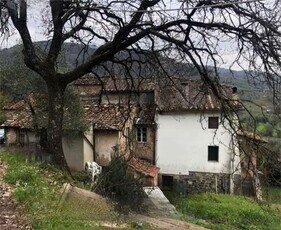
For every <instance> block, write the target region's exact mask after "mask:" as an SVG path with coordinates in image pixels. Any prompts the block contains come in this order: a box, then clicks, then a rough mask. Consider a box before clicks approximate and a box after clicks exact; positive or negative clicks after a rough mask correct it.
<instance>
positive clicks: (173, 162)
mask: <svg viewBox="0 0 281 230" xmlns="http://www.w3.org/2000/svg"><path fill="white" fill-rule="evenodd" d="M73 87H74V89H75V91H76V92H77V94H78V95H79V96H80V99H81V103H82V106H83V109H84V119H86V120H87V121H89V124H90V125H89V129H88V131H86V132H84V133H80V134H78V135H75V136H72V137H67V136H66V137H64V138H63V148H64V152H65V156H66V159H67V162H68V164H69V167H70V168H71V169H72V170H83V169H84V167H85V163H86V162H87V161H95V162H97V163H98V164H99V165H101V166H107V165H108V164H109V162H110V160H111V157H112V154H115V153H116V152H118V153H122V154H127V155H133V158H132V159H131V161H130V164H131V166H132V168H133V169H134V170H136V171H137V172H139V173H142V174H144V175H145V176H146V178H147V180H146V181H145V183H146V184H147V185H153V186H155V185H159V186H161V187H164V188H165V187H166V188H170V187H173V186H176V185H180V184H182V185H183V186H184V188H185V189H186V190H187V191H188V192H197V191H216V192H225V193H233V192H235V189H236V188H235V187H238V184H235V183H236V181H235V180H236V178H239V175H240V171H241V170H240V166H239V161H240V159H239V148H238V146H237V140H236V135H235V134H233V131H232V129H231V128H230V120H229V118H231V116H230V115H229V114H228V119H226V116H225V115H226V112H229V111H225V107H223V106H222V104H221V102H220V101H218V100H217V99H216V97H215V96H214V95H213V94H212V92H211V90H210V88H208V87H207V86H205V85H204V84H203V83H202V82H200V81H194V80H183V79H170V80H166V81H163V80H161V81H159V80H158V81H157V80H156V79H133V80H129V81H128V79H123V78H114V77H104V78H102V79H96V78H95V77H93V76H92V75H87V76H85V77H84V78H82V79H80V80H78V81H76V82H75V84H74V85H73ZM221 93H222V94H224V95H223V97H224V100H226V101H228V102H229V103H232V104H233V105H235V103H237V100H236V99H237V95H236V91H234V92H233V91H232V88H230V87H224V88H223V90H222V91H221ZM6 114H7V120H6V122H5V123H4V124H3V126H4V127H5V130H6V139H7V142H6V144H7V145H14V144H20V145H32V143H36V141H38V140H37V138H36V135H35V134H34V132H33V129H32V115H31V113H30V111H29V110H28V106H27V105H26V103H24V102H23V101H22V102H18V103H16V104H13V105H11V106H7V107H6ZM230 114H231V113H230ZM232 118H233V119H235V116H233V117H232ZM231 122H232V121H231Z"/></svg>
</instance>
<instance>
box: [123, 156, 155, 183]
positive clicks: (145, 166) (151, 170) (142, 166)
mask: <svg viewBox="0 0 281 230" xmlns="http://www.w3.org/2000/svg"><path fill="white" fill-rule="evenodd" d="M128 164H129V166H131V167H132V168H133V169H134V170H136V171H137V172H140V173H143V174H144V175H146V176H150V177H153V178H154V177H156V176H157V174H158V172H159V171H160V168H159V167H157V166H155V165H153V164H151V163H149V162H147V161H145V160H141V159H139V158H135V157H132V158H129V160H128Z"/></svg>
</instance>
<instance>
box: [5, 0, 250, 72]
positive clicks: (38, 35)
mask: <svg viewBox="0 0 281 230" xmlns="http://www.w3.org/2000/svg"><path fill="white" fill-rule="evenodd" d="M34 1H36V0H28V2H29V8H28V12H29V13H28V27H29V30H30V34H31V37H32V39H33V41H42V40H46V39H47V37H46V35H45V32H46V31H44V30H43V29H44V28H45V29H46V27H44V25H43V24H42V20H41V19H42V14H43V12H44V10H46V7H45V6H46V5H45V4H46V0H41V1H39V0H38V2H37V3H36V4H30V3H34ZM173 2H174V1H170V0H167V4H166V7H167V8H173V9H174V8H177V5H176V4H173ZM169 13H170V14H175V13H176V12H169ZM20 43H21V40H20V38H19V35H18V33H17V32H16V31H15V34H14V35H12V36H11V37H9V39H8V40H4V41H3V42H2V43H1V44H0V48H1V49H3V48H7V47H10V46H13V45H15V44H20ZM219 49H220V51H221V52H222V53H224V55H223V60H221V61H220V64H219V66H220V67H226V68H227V67H229V65H230V63H232V62H233V59H234V58H235V55H234V54H235V53H236V52H237V51H236V47H235V45H234V44H231V43H229V42H226V43H222V44H221V45H220V47H219ZM242 65H244V64H243V63H242ZM244 66H245V65H244ZM233 69H236V70H240V67H239V66H238V65H235V66H233Z"/></svg>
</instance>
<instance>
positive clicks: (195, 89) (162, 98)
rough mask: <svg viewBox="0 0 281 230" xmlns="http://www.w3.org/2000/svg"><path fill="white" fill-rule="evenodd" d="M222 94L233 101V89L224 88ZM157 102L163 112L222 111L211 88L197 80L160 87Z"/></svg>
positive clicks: (179, 81) (176, 81) (177, 81)
mask: <svg viewBox="0 0 281 230" xmlns="http://www.w3.org/2000/svg"><path fill="white" fill-rule="evenodd" d="M221 94H223V97H225V98H226V99H229V100H232V88H231V87H227V86H223V87H222V90H221ZM156 100H157V104H158V108H159V110H160V111H161V112H172V111H188V110H220V109H221V105H222V104H221V102H220V101H219V100H218V99H216V97H215V96H214V94H213V93H212V90H211V89H210V88H209V87H207V86H206V85H204V84H203V83H202V81H195V80H185V81H184V82H183V81H182V80H179V79H177V80H174V81H171V82H168V83H167V84H166V85H163V86H160V87H159V89H158V90H157V94H156ZM236 103H237V101H236ZM233 104H235V101H234V103H233Z"/></svg>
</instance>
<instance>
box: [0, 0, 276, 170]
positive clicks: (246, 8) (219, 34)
mask: <svg viewBox="0 0 281 230" xmlns="http://www.w3.org/2000/svg"><path fill="white" fill-rule="evenodd" d="M37 3H40V5H41V6H42V8H43V10H42V12H41V11H40V12H41V14H42V17H41V16H40V17H38V18H40V19H42V20H41V21H40V22H38V24H40V25H41V26H42V27H44V28H42V34H45V35H46V38H48V40H49V42H48V44H47V45H46V47H45V48H44V49H38V47H36V45H35V43H34V42H33V41H34V40H35V38H34V37H33V36H32V34H31V31H32V28H31V26H32V23H28V20H27V18H29V16H30V14H32V13H33V11H32V10H28V1H27V0H20V1H16V0H9V1H6V0H5V1H1V2H0V18H1V20H0V34H1V35H2V36H3V37H5V38H9V36H10V35H11V33H12V31H13V30H11V28H10V25H11V24H12V25H13V26H14V28H15V29H16V30H17V32H18V33H19V34H20V38H21V42H22V43H23V52H22V53H23V56H24V58H23V59H24V62H25V64H26V65H27V66H28V68H30V69H31V70H33V71H34V72H36V73H37V74H38V75H39V76H40V78H41V80H43V81H44V82H45V85H46V88H47V92H48V103H46V104H47V105H48V110H47V111H48V122H47V124H48V127H47V135H46V137H47V140H48V141H47V145H46V146H45V149H46V150H47V152H49V153H50V154H52V155H53V157H52V159H53V161H54V162H53V163H55V164H60V165H61V166H64V167H67V164H66V160H65V158H64V154H63V149H62V144H61V139H62V134H63V132H62V129H63V115H64V107H63V106H64V102H65V98H66V96H65V90H66V88H67V86H68V85H69V84H71V82H73V81H75V80H77V79H79V78H81V77H83V76H84V75H85V74H88V73H93V74H94V76H95V77H97V78H100V77H101V76H104V75H111V76H112V75H116V71H114V68H111V67H112V66H113V65H115V66H116V65H118V66H119V67H120V71H118V72H117V73H119V72H123V73H124V74H123V76H126V78H127V79H131V78H132V77H134V76H138V77H145V76H144V75H145V74H144V72H146V71H145V70H143V67H142V62H143V59H142V58H141V57H144V56H149V58H147V60H145V62H148V63H149V64H148V65H150V64H151V65H153V67H155V69H157V70H158V72H159V75H160V76H161V77H163V76H166V77H167V78H168V77H171V76H172V75H176V74H177V73H176V71H175V72H174V73H173V74H169V71H168V70H170V69H171V67H170V65H169V64H167V63H165V62H166V61H165V60H167V59H165V58H166V57H169V58H172V59H174V62H175V63H185V64H188V65H189V66H192V68H195V69H196V73H198V75H199V76H200V77H201V78H202V80H203V81H204V83H206V84H207V85H209V86H210V88H211V89H212V92H213V93H214V95H215V96H216V97H217V98H218V100H220V101H221V102H223V103H225V105H224V106H222V108H226V109H227V110H229V103H228V102H227V101H228V100H225V97H224V96H223V90H222V87H221V85H220V82H219V81H218V79H219V75H220V74H219V71H218V68H217V67H218V66H219V65H221V64H225V63H224V60H225V56H224V55H225V54H226V53H233V54H234V53H235V52H233V51H234V50H235V51H237V50H238V52H237V53H236V54H234V55H231V56H233V59H232V61H230V63H228V64H229V67H230V68H231V67H232V66H241V65H242V64H241V63H243V65H244V63H245V65H247V69H248V70H250V71H248V73H249V76H250V77H253V78H255V80H256V79H257V78H258V79H260V78H261V80H264V81H266V82H268V85H269V86H271V87H272V88H273V90H275V94H274V95H275V96H276V95H279V94H278V93H280V88H279V84H276V82H280V76H279V71H278V70H279V68H280V57H279V55H277V54H278V53H279V51H280V46H281V44H280V39H279V37H280V31H279V28H280V14H279V11H280V4H278V1H277V0H276V1H272V2H270V3H268V4H265V3H264V2H263V1H257V2H256V1H255V2H247V3H242V2H241V3H240V2H239V3H237V4H230V3H229V2H228V1H222V2H218V1H197V0H189V1H175V3H174V4H175V8H176V9H172V10H171V9H170V10H168V11H167V10H166V9H167V7H168V5H169V4H166V1H160V0H141V1H115V0H114V1H113V0H112V1H99V2H98V3H97V2H95V1H91V0H86V1H53V0H50V1H44V3H41V2H40V1H34V2H33V4H32V7H33V8H37V6H38V5H36V4H37ZM170 7H171V8H173V7H174V6H173V4H170ZM187 8H188V9H187ZM171 11H172V12H171ZM35 18H36V17H35ZM38 21H39V20H38ZM265 34H266V36H265ZM195 37H196V38H197V39H195V40H194V39H193V38H195ZM67 41H74V42H77V43H79V44H80V45H83V48H82V49H81V50H80V51H81V52H79V54H80V55H78V57H77V60H78V59H79V56H80V59H83V61H82V62H80V63H79V62H77V66H75V67H73V68H72V69H67V70H62V69H61V68H60V66H59V65H60V62H59V56H60V54H61V52H62V49H63V45H64V44H65V43H66V42H67ZM226 44H232V45H231V47H229V49H222V47H227V46H226ZM93 45H97V47H96V49H95V51H94V52H93V53H92V54H89V55H88V56H87V55H86V54H87V47H88V46H93ZM227 48H228V47H227ZM120 53H123V54H125V55H123V56H121V55H120ZM84 57H85V58H84ZM135 66H137V67H138V68H133V67H135ZM210 66H212V67H211V68H210ZM98 67H102V68H103V71H97V68H98ZM242 68H243V67H242ZM210 69H212V70H213V71H212V72H213V73H214V74H215V75H216V76H215V77H214V78H213V77H212V76H211V74H210ZM260 71H265V72H266V73H265V74H264V73H260ZM193 73H194V71H193ZM151 75H152V74H151V73H150V76H151ZM187 75H188V74H187ZM264 78H265V79H264ZM276 97H278V96H276Z"/></svg>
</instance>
